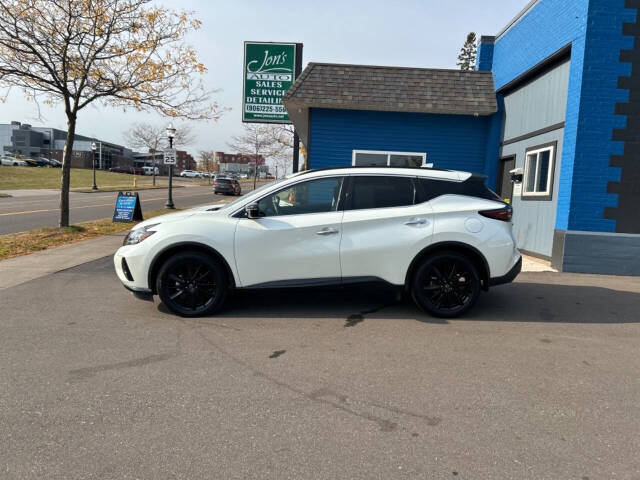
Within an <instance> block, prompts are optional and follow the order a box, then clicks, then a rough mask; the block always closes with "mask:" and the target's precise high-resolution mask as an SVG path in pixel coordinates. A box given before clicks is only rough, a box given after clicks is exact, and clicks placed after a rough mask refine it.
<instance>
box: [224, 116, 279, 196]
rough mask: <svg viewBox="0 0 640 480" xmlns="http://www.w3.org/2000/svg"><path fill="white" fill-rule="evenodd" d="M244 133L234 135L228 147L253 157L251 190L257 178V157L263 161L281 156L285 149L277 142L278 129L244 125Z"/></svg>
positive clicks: (261, 124) (254, 186)
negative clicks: (253, 166) (260, 156)
mask: <svg viewBox="0 0 640 480" xmlns="http://www.w3.org/2000/svg"><path fill="white" fill-rule="evenodd" d="M243 126H244V133H243V134H242V135H236V136H234V137H233V140H232V141H231V142H229V143H228V145H229V147H230V148H231V149H233V150H235V151H236V152H238V153H241V154H243V155H251V156H254V157H255V163H256V165H255V168H254V172H253V188H256V180H257V178H258V165H257V162H258V156H259V155H262V157H264V158H265V159H267V158H270V157H277V156H278V155H282V152H283V151H284V150H285V149H286V146H285V145H283V144H282V143H281V142H280V141H279V140H278V138H279V135H280V133H279V131H278V127H277V126H275V125H269V124H264V123H245V124H244V125H243Z"/></svg>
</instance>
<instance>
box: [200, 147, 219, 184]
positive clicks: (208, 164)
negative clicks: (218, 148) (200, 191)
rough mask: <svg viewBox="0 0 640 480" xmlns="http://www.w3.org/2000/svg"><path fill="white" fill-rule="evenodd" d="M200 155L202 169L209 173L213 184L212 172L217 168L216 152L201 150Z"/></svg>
mask: <svg viewBox="0 0 640 480" xmlns="http://www.w3.org/2000/svg"><path fill="white" fill-rule="evenodd" d="M198 157H200V162H199V163H200V169H201V170H202V171H204V172H207V173H208V174H209V175H208V177H209V184H211V174H212V173H213V171H214V170H215V163H216V152H214V151H213V150H200V152H198Z"/></svg>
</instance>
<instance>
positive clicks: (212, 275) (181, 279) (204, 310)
mask: <svg viewBox="0 0 640 480" xmlns="http://www.w3.org/2000/svg"><path fill="white" fill-rule="evenodd" d="M156 289H157V292H158V295H159V296H160V299H161V300H162V303H164V304H165V305H166V306H167V308H169V309H170V310H171V311H173V312H175V313H177V314H178V315H181V316H183V317H199V316H203V315H210V314H212V313H215V312H216V311H217V310H219V309H220V308H221V307H222V305H223V304H224V301H225V299H226V296H227V292H228V290H229V282H228V280H227V275H226V272H225V270H224V267H223V266H222V265H220V263H219V262H218V261H216V260H215V259H213V258H212V257H211V256H209V255H206V254H204V253H201V252H183V253H178V254H176V255H174V256H172V257H170V258H169V259H168V260H167V261H166V262H165V263H164V264H163V265H162V267H160V271H159V272H158V276H157V278H156Z"/></svg>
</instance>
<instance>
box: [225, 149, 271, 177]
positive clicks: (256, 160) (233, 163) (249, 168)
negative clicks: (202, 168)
mask: <svg viewBox="0 0 640 480" xmlns="http://www.w3.org/2000/svg"><path fill="white" fill-rule="evenodd" d="M215 165H216V168H215V170H216V171H218V172H220V173H227V172H233V173H247V174H252V173H253V172H254V168H255V167H254V166H255V165H258V172H264V173H269V167H268V166H267V165H266V162H265V159H264V157H263V156H262V155H244V154H242V153H225V152H216V154H215Z"/></svg>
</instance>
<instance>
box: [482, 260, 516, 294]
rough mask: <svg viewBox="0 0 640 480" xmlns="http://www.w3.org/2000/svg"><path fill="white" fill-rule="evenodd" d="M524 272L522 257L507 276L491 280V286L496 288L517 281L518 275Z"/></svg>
mask: <svg viewBox="0 0 640 480" xmlns="http://www.w3.org/2000/svg"><path fill="white" fill-rule="evenodd" d="M521 271H522V256H521V257H520V258H518V261H517V262H516V263H515V265H514V266H513V267H512V268H511V270H509V271H508V272H507V273H506V274H504V275H502V276H501V277H493V278H490V279H489V286H490V287H495V286H496V285H503V284H505V283H511V282H513V281H514V280H515V278H516V277H517V276H518V274H519V273H520V272H521Z"/></svg>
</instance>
